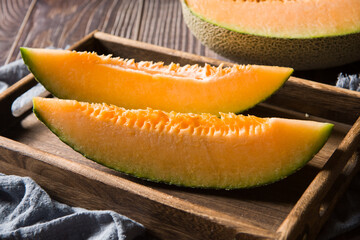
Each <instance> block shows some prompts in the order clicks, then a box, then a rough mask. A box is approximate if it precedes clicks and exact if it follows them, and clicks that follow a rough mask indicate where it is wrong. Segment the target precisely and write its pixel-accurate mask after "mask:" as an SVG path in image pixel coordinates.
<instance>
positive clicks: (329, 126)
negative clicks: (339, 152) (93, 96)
mask: <svg viewBox="0 0 360 240" xmlns="http://www.w3.org/2000/svg"><path fill="white" fill-rule="evenodd" d="M33 112H34V114H35V116H36V117H37V118H38V119H39V120H40V121H41V122H43V123H44V125H45V126H47V128H49V129H50V131H52V132H53V133H54V134H55V135H56V136H57V137H58V138H59V139H60V140H61V141H62V142H64V143H65V144H67V145H68V146H69V147H71V148H72V149H73V150H75V151H76V152H78V153H80V154H81V155H83V156H84V157H86V158H87V159H89V160H92V161H94V162H97V163H99V164H101V165H103V166H105V167H108V168H110V169H114V170H116V171H119V172H122V173H124V174H126V175H129V176H132V177H136V178H140V179H142V180H146V181H150V182H156V183H165V184H168V185H175V186H179V187H189V188H201V189H226V190H233V189H247V188H254V187H259V186H265V185H269V184H271V183H274V182H277V181H280V180H282V179H285V178H286V177H288V176H290V175H292V174H293V173H295V172H296V171H298V170H300V169H301V168H302V167H304V166H305V165H306V164H307V163H308V162H309V161H310V160H311V159H312V158H313V157H314V156H315V155H316V154H317V153H318V152H319V151H320V149H321V148H322V147H323V146H324V145H325V143H326V142H327V140H328V138H329V137H330V134H331V132H332V129H333V124H329V123H328V124H326V125H325V126H324V127H323V129H322V134H321V136H320V137H319V140H318V141H317V145H315V146H314V147H313V149H312V150H311V151H309V154H308V155H304V157H303V159H302V160H301V161H299V163H298V164H296V165H294V166H292V167H291V168H289V169H285V170H283V171H282V172H281V173H280V174H279V175H272V176H271V175H269V176H268V177H266V178H264V179H263V181H261V182H257V183H252V184H247V185H244V184H242V183H238V184H232V185H230V184H229V185H224V186H214V185H213V186H204V185H202V186H198V185H192V184H184V183H181V182H178V181H177V182H175V181H174V182H170V181H163V180H160V179H157V178H156V176H151V175H150V176H148V175H146V173H134V172H132V171H129V170H128V169H126V168H125V167H124V168H117V167H114V166H111V165H108V164H104V163H103V162H102V161H101V160H99V159H97V158H94V157H93V156H89V155H87V154H86V153H84V152H83V151H82V150H81V149H80V148H78V147H77V146H76V144H74V143H73V142H72V141H71V139H69V138H68V137H67V136H65V135H64V134H63V133H62V132H61V131H60V130H59V129H57V128H55V127H53V126H52V125H51V124H49V123H48V122H47V121H46V119H45V118H44V117H42V115H41V114H40V112H38V111H37V106H36V103H35V102H33Z"/></svg>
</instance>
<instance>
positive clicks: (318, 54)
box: [181, 0, 360, 70]
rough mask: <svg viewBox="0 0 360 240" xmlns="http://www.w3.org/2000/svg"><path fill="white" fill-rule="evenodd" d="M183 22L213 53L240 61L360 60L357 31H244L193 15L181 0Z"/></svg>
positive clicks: (312, 65)
mask: <svg viewBox="0 0 360 240" xmlns="http://www.w3.org/2000/svg"><path fill="white" fill-rule="evenodd" d="M181 2H182V11H183V16H184V21H185V23H186V24H187V26H188V27H189V29H190V31H191V32H192V33H193V35H194V36H195V37H196V38H197V39H199V40H200V41H201V42H202V43H203V44H204V45H205V46H207V47H209V48H210V49H211V50H213V51H214V52H216V53H218V54H220V55H222V56H224V57H226V58H228V59H230V60H233V61H235V62H237V63H240V64H260V65H276V66H286V67H292V68H294V69H295V70H310V69H323V68H330V67H335V66H340V65H345V64H348V63H352V62H355V61H358V60H360V33H353V34H347V35H339V36H333V37H318V38H292V39H290V38H275V37H263V36H257V35H251V34H244V33H240V32H235V31H231V30H228V29H226V28H223V27H220V26H217V25H214V24H212V23H209V22H207V21H205V20H203V19H201V18H200V17H198V16H196V15H194V14H193V13H192V12H191V10H190V9H189V7H188V6H187V5H186V3H185V2H184V1H183V0H182V1H181Z"/></svg>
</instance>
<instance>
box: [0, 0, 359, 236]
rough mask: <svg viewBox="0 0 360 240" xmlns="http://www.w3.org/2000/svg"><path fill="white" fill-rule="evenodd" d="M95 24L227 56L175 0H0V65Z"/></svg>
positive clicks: (322, 77)
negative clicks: (209, 44)
mask: <svg viewBox="0 0 360 240" xmlns="http://www.w3.org/2000/svg"><path fill="white" fill-rule="evenodd" d="M94 30H99V31H102V32H106V33H110V34H113V35H117V36H121V37H125V38H129V39H133V40H138V41H143V42H147V43H151V44H155V45H159V46H164V47H168V48H172V49H176V50H180V51H185V52H190V53H195V54H198V55H202V56H207V57H212V58H217V59H221V60H226V59H225V58H222V57H221V56H219V55H217V54H216V53H214V52H212V51H211V50H209V49H208V48H206V47H204V46H203V45H202V44H201V43H200V42H199V41H198V40H197V39H196V38H195V37H194V36H193V35H192V34H191V33H190V31H189V30H188V28H187V27H186V25H185V23H184V20H183V18H182V13H181V5H180V2H179V1H178V0H104V1H100V0H86V1H85V0H62V1H59V0H0V52H1V55H0V66H1V65H4V64H7V63H10V62H12V61H14V60H16V59H19V58H20V52H19V47H21V46H27V47H49V46H53V47H57V48H66V47H67V46H69V45H71V44H73V43H75V42H76V41H78V40H80V39H81V38H83V37H84V36H85V35H87V34H89V33H90V32H92V31H94ZM356 71H359V63H355V64H349V65H348V66H345V67H341V68H333V69H328V70H326V71H307V72H295V75H296V76H299V77H303V78H307V79H311V80H315V81H320V82H325V83H328V84H334V83H335V81H336V76H337V75H338V74H339V72H345V73H349V74H351V73H354V72H356ZM358 235H360V229H357V230H355V231H353V232H351V233H349V234H346V235H343V236H341V237H339V238H338V239H357V236H358Z"/></svg>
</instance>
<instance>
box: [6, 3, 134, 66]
mask: <svg viewBox="0 0 360 240" xmlns="http://www.w3.org/2000/svg"><path fill="white" fill-rule="evenodd" d="M138 7H139V1H128V0H126V1H116V0H112V1H111V0H108V1H97V0H91V1H70V0H66V1H56V0H38V1H37V2H36V6H35V9H34V10H33V13H32V14H31V16H30V18H29V19H28V22H27V24H26V25H25V29H24V34H22V35H21V38H20V40H19V43H18V44H17V46H16V49H19V47H21V46H28V47H50V46H52V47H57V48H66V47H68V46H69V45H71V44H73V43H74V42H76V41H78V40H80V39H81V38H83V37H84V36H85V35H87V34H89V33H90V32H92V31H94V30H96V29H100V30H104V31H106V32H108V33H112V34H115V35H121V36H124V37H127V38H133V39H134V38H135V36H136V29H134V28H132V26H136V25H139V23H136V21H139V19H138V18H137V14H138V12H139V9H138ZM19 58H20V53H19V51H16V52H14V54H13V55H12V56H11V61H13V60H15V59H19Z"/></svg>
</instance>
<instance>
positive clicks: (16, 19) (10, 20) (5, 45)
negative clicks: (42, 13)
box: [0, 0, 31, 66]
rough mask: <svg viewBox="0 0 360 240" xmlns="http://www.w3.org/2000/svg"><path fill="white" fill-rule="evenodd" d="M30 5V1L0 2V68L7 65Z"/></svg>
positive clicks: (3, 0)
mask: <svg viewBox="0 0 360 240" xmlns="http://www.w3.org/2000/svg"><path fill="white" fill-rule="evenodd" d="M30 4H31V0H14V1H5V0H1V1H0V52H1V55H0V66H1V65H4V64H6V63H7V58H8V56H9V55H11V52H10V50H11V47H12V45H13V44H14V41H15V40H16V38H17V36H19V35H21V31H20V27H21V24H22V22H23V21H24V17H25V15H26V12H27V11H28V8H29V6H30Z"/></svg>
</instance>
